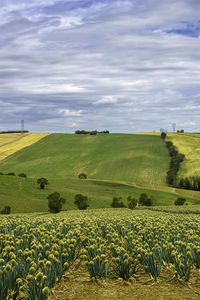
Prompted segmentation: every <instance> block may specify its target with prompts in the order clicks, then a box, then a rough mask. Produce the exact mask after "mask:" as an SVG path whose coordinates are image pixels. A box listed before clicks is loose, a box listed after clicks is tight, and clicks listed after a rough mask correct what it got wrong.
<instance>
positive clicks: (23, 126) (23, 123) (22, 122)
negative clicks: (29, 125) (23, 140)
mask: <svg viewBox="0 0 200 300" xmlns="http://www.w3.org/2000/svg"><path fill="white" fill-rule="evenodd" d="M21 131H22V133H23V132H24V120H22V130H21Z"/></svg>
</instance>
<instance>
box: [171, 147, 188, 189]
mask: <svg viewBox="0 0 200 300" xmlns="http://www.w3.org/2000/svg"><path fill="white" fill-rule="evenodd" d="M166 146H167V148H168V150H169V155H170V157H171V160H170V167H169V171H168V172H167V183H168V184H169V185H174V186H175V185H176V183H177V173H178V170H179V168H180V164H181V162H182V161H183V160H184V157H185V155H184V154H182V153H179V152H178V150H177V148H176V147H175V146H174V145H173V143H172V142H171V141H166Z"/></svg>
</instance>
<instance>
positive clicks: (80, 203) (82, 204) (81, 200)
mask: <svg viewBox="0 0 200 300" xmlns="http://www.w3.org/2000/svg"><path fill="white" fill-rule="evenodd" d="M74 204H75V205H76V206H77V207H78V209H81V210H84V209H86V208H87V207H88V206H89V204H88V197H87V196H84V195H82V194H77V195H76V196H75V197H74Z"/></svg>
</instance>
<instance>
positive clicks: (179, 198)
mask: <svg viewBox="0 0 200 300" xmlns="http://www.w3.org/2000/svg"><path fill="white" fill-rule="evenodd" d="M185 201H186V199H185V198H181V197H178V198H177V199H176V200H175V201H174V205H183V204H184V203H185Z"/></svg>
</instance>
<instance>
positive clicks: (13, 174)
mask: <svg viewBox="0 0 200 300" xmlns="http://www.w3.org/2000/svg"><path fill="white" fill-rule="evenodd" d="M6 175H10V176H15V173H14V172H10V173H7V174H6Z"/></svg>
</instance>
